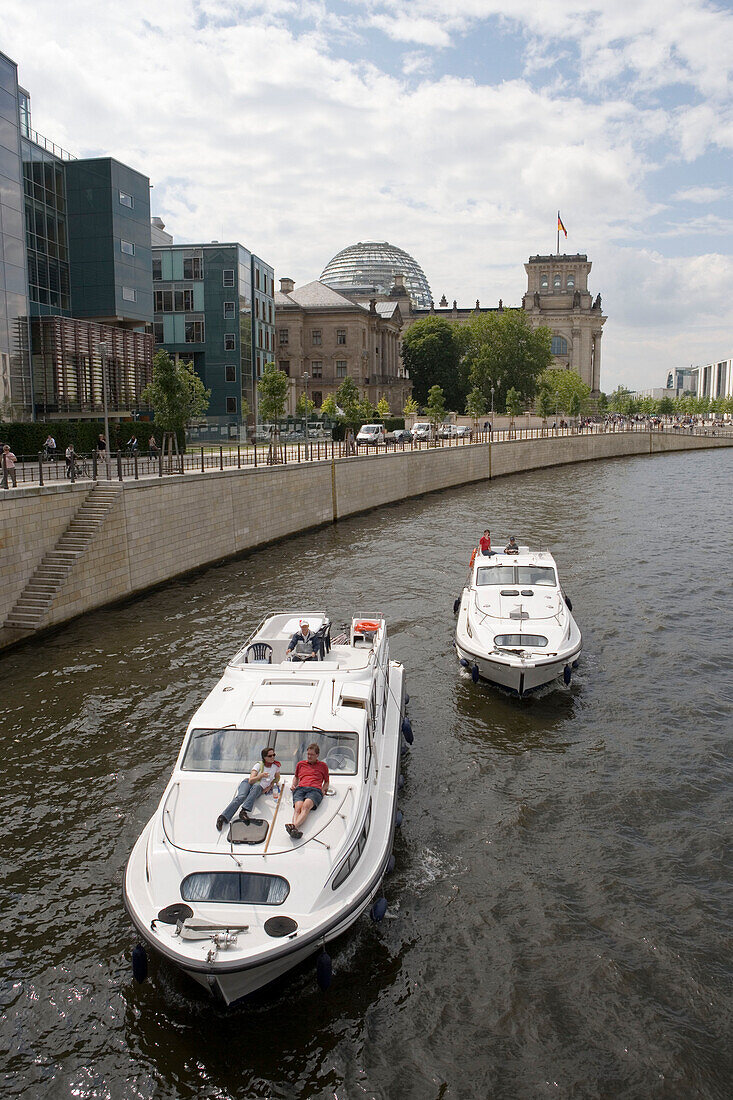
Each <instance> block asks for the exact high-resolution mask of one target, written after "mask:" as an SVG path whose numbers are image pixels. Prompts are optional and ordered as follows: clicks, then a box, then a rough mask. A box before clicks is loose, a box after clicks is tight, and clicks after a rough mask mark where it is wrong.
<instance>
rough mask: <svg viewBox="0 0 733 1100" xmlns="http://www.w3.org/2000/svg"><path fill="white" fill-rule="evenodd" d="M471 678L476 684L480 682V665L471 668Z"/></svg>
mask: <svg viewBox="0 0 733 1100" xmlns="http://www.w3.org/2000/svg"><path fill="white" fill-rule="evenodd" d="M471 679H472V680H473V682H474V684H477V683H478V665H474V666H473V668H472V669H471Z"/></svg>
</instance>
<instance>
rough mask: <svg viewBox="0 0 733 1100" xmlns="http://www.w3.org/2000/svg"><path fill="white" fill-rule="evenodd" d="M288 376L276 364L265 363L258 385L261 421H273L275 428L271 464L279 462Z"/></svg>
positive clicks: (269, 457) (272, 437) (269, 456)
mask: <svg viewBox="0 0 733 1100" xmlns="http://www.w3.org/2000/svg"><path fill="white" fill-rule="evenodd" d="M288 387H289V382H288V376H287V375H286V374H285V373H284V372H283V371H281V370H278V369H277V367H276V366H275V364H274V363H265V366H264V368H263V370H262V377H261V378H260V380H259V381H258V383H257V390H258V393H259V395H260V396H259V412H260V420H262V421H268V420H269V421H272V423H273V425H274V428H273V433H272V436H271V438H270V450H269V453H268V456H267V461H268V463H269V464H271V465H272V464H274V463H276V462H279V461H280V459H281V457H282V456H281V455H280V448H279V442H280V418H281V417H282V415H283V413H284V412H285V402H286V400H287V396H288Z"/></svg>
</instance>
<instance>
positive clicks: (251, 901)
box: [181, 871, 290, 905]
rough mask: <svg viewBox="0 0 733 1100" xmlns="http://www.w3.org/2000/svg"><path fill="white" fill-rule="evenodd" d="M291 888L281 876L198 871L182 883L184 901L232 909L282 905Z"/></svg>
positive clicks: (240, 872)
mask: <svg viewBox="0 0 733 1100" xmlns="http://www.w3.org/2000/svg"><path fill="white" fill-rule="evenodd" d="M289 893H290V884H289V883H288V881H287V880H286V879H284V878H281V877H280V875H259V874H252V873H250V872H247V871H197V872H195V873H194V874H192V875H186V877H185V878H184V880H183V882H182V883H181V897H182V898H183V900H184V901H218V902H227V903H228V904H234V905H245V904H248V905H282V903H283V902H284V901H285V899H286V897H287V896H288V894H289Z"/></svg>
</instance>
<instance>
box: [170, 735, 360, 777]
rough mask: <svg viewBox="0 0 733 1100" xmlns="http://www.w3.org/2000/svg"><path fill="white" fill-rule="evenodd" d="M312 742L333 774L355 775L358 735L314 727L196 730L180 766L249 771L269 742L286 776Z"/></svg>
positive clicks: (291, 771) (208, 770)
mask: <svg viewBox="0 0 733 1100" xmlns="http://www.w3.org/2000/svg"><path fill="white" fill-rule="evenodd" d="M313 741H315V743H316V744H317V745H318V747H319V749H320V756H319V759H320V760H323V762H324V763H325V764H326V765H327V766H328V770H329V772H331V773H332V774H334V775H356V771H357V764H358V760H359V754H358V749H359V738H358V735H357V734H356V733H354V732H352V731H345V732H343V733H341V732H339V733H316V732H315V731H314V730H240V729H233V728H231V727H227V728H226V729H195V730H192V732H191V737H190V739H189V742H188V746H187V748H186V753H185V756H184V758H183V764H182V765H181V766H182V768H183V770H184V771H195V772H237V773H239V774H240V775H241V774H242V773H248V772H250V771H251V769H252V768H253V767H254V766H255V764H256V763H257V761H258V760H261V758H262V757H261V753H262V749H264V748H266V747H267V746H268V745H272V746H273V748H274V749H275V753H276V755H277V759H278V760H279V761H280V770H281V771H282V772H284V773H286V774H288V775H291V774H292V773H293V772H294V771H295V765H296V764H297V763H298V761H299V760H305V755H306V749H307V748H308V746H309V745H310V744H311V743H312V742H313Z"/></svg>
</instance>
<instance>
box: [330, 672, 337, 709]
mask: <svg viewBox="0 0 733 1100" xmlns="http://www.w3.org/2000/svg"><path fill="white" fill-rule="evenodd" d="M335 696H336V677H335V676H334V678H333V680H331V714H333V715H335V714H336V707H335V704H334V699H335Z"/></svg>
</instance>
